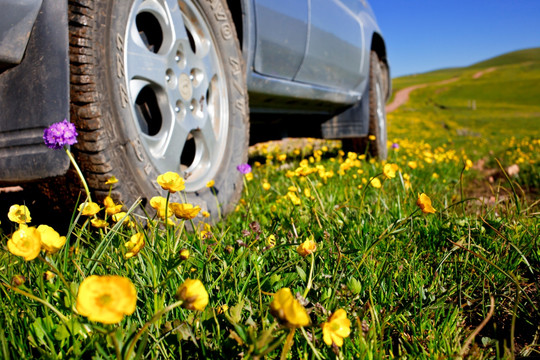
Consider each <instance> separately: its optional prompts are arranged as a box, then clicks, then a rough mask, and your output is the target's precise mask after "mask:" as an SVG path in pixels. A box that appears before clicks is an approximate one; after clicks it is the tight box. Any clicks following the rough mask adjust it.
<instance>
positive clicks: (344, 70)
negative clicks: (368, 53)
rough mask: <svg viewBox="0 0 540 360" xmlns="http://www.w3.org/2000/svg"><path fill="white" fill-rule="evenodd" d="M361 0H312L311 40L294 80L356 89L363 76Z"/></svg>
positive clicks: (363, 54) (362, 7)
mask: <svg viewBox="0 0 540 360" xmlns="http://www.w3.org/2000/svg"><path fill="white" fill-rule="evenodd" d="M363 10H364V4H363V2H362V1H360V0H310V24H309V36H308V38H309V40H308V46H307V51H306V55H305V58H304V60H303V63H302V66H301V68H300V70H299V71H298V73H297V75H296V76H295V78H294V80H296V81H299V82H306V83H311V84H319V85H323V86H328V87H333V88H339V89H342V90H354V89H356V87H357V86H358V85H359V84H360V83H361V82H362V80H364V78H365V76H366V74H365V71H362V69H365V68H363V65H364V62H365V61H366V60H367V59H365V51H364V49H363V47H364V43H365V39H364V29H363V26H362V23H361V21H360V19H361V16H360V13H361V12H362V11H363Z"/></svg>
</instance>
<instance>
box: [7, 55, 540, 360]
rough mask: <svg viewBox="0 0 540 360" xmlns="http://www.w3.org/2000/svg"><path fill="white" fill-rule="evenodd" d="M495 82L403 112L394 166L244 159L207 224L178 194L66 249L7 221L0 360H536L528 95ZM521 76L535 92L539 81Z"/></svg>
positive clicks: (534, 169) (289, 154)
mask: <svg viewBox="0 0 540 360" xmlns="http://www.w3.org/2000/svg"><path fill="white" fill-rule="evenodd" d="M539 58H540V57H539ZM527 61H528V62H530V60H527ZM492 66H494V65H492V64H487V65H486V68H488V67H492ZM496 66H497V67H498V68H497V70H494V71H491V72H489V73H486V74H485V75H484V76H482V77H480V78H478V79H472V75H473V74H474V73H476V72H477V71H480V70H479V69H481V68H482V67H480V68H478V67H477V68H474V69H473V68H466V69H461V70H460V69H453V70H452V71H453V74H452V75H451V76H452V77H454V76H458V77H459V80H457V81H455V82H453V83H451V84H446V85H443V86H439V85H434V86H427V87H425V88H423V89H419V90H417V91H415V92H413V94H412V96H411V100H410V102H409V103H408V104H406V105H404V106H403V107H401V108H399V109H398V110H397V111H395V112H393V113H391V114H389V139H390V141H389V144H388V146H389V156H388V159H387V160H386V161H385V162H379V161H376V160H374V159H370V158H369V157H367V156H366V155H365V154H357V153H347V152H345V151H343V149H341V143H340V142H339V141H322V140H317V139H302V140H295V139H288V140H286V141H283V142H275V143H262V144H258V145H256V146H254V147H252V148H251V149H250V165H251V166H249V167H248V166H247V165H246V164H242V166H241V167H239V171H241V172H242V173H244V174H245V175H244V179H245V187H244V190H243V196H242V199H241V200H240V202H239V204H238V206H237V208H236V210H235V211H234V212H233V213H231V214H229V216H228V217H227V218H225V219H220V220H219V221H217V222H212V221H210V218H208V217H207V215H208V214H206V213H205V212H204V209H197V208H196V207H191V206H189V205H183V204H175V203H172V201H169V193H170V192H173V191H177V192H180V193H181V192H182V180H181V178H179V177H178V176H175V175H174V174H164V175H163V176H162V177H161V178H160V179H158V183H160V184H161V185H162V187H163V192H162V193H161V194H156V198H155V199H154V200H153V201H152V202H151V203H152V207H153V209H152V211H148V213H147V216H145V217H142V216H141V215H139V214H140V211H136V210H137V209H138V204H117V203H115V202H114V200H112V199H108V200H106V201H105V202H100V203H88V202H87V203H83V204H82V205H81V206H80V207H78V208H76V209H74V210H73V218H72V220H71V222H70V223H71V226H70V228H69V230H68V231H67V232H66V233H65V234H58V233H56V232H55V231H54V230H52V229H49V228H44V227H42V228H41V230H40V228H39V227H38V225H39V224H34V223H32V221H31V217H32V215H33V211H34V210H33V209H32V208H31V206H28V207H23V206H22V205H23V204H14V205H19V206H17V207H13V211H12V212H11V213H10V222H11V225H10V226H11V231H6V232H5V233H4V234H2V235H0V236H1V237H2V247H1V250H0V267H1V269H2V271H1V272H0V290H1V292H2V302H1V303H0V306H1V309H0V352H1V357H2V358H4V359H10V358H17V357H20V358H30V357H38V358H51V359H55V358H65V359H67V358H95V359H135V358H156V359H168V358H175V359H197V358H200V359H204V358H208V359H221V358H223V359H225V358H231V357H237V358H244V359H261V358H268V359H278V358H279V359H288V358H290V359H333V358H339V359H353V358H354V359H387V358H414V359H441V358H471V359H503V358H515V357H520V356H540V327H539V326H538V324H540V309H539V307H540V301H539V300H540V290H539V285H540V284H539V281H540V243H539V233H540V222H539V221H538V218H539V216H540V211H539V208H540V206H539V205H540V202H539V200H538V191H539V186H540V184H539V176H538V172H539V160H540V155H539V152H538V148H539V145H540V136H538V133H535V132H534V131H535V130H534V129H537V128H538V126H537V125H538V121H539V118H540V116H539V114H540V108H539V106H538V105H537V104H536V103H535V102H534V101H531V100H530V99H532V98H533V97H534V94H537V95H538V92H539V87H538V86H537V85H536V86H534V87H533V89H534V91H536V93H535V92H534V91H533V90H531V91H529V92H524V94H525V95H523V96H521V97H520V96H518V95H519V94H516V93H515V92H514V91H512V89H515V88H521V85H516V84H515V83H514V82H511V81H510V80H508V79H512V78H513V79H516V74H521V72H523V71H525V70H523V69H524V65H523V62H518V63H516V62H515V61H506V62H502V63H501V62H498V63H497V65H496ZM527 66H530V68H526V67H527ZM525 68H526V71H527V72H526V75H523V74H522V77H521V78H519V79H522V80H523V81H524V83H527V84H528V82H527V81H528V78H529V77H532V78H533V80H534V79H537V78H535V76H536V77H538V74H539V73H540V71H539V67H538V63H528V65H525ZM426 76H427V77H426V78H424V79H421V78H420V77H421V76H415V77H414V79H413V80H411V79H409V78H403V79H396V80H395V84H396V86H395V87H396V89H399V88H400V87H402V86H404V85H403V84H410V83H411V82H414V81H418V83H428V82H431V80H432V78H431V77H432V76H433V75H432V74H428V75H426ZM504 79H507V81H504ZM438 80H440V79H437V81H438ZM474 80H478V81H476V82H475V81H474ZM537 83H538V82H537ZM494 84H499V85H500V86H499V87H500V91H496V90H495V87H496V85H494ZM509 84H510V85H509ZM511 86H513V88H511ZM523 86H525V85H523ZM531 86H532V85H531ZM471 88H472V89H471ZM505 89H508V92H509V93H508V94H507V95H508V96H509V97H506V96H504V97H500V94H501V92H503V91H506V90H505ZM531 92H532V93H533V94H532V95H530V93H531ZM512 94H514V95H515V96H514V95H512ZM511 95H512V96H514V97H511ZM473 97H474V99H475V100H476V104H477V106H476V109H475V110H473V109H472V108H471V107H470V106H469V105H468V101H469V100H473V99H472V98H473ZM536 98H538V97H536ZM536 131H537V130H536ZM239 165H240V164H239ZM109 183H110V186H111V187H114V186H115V179H114V178H112V179H109ZM208 186H209V187H212V186H213V185H212V184H211V183H209V184H208ZM82 199H83V200H84V194H83V197H82ZM94 204H95V205H94ZM3 225H5V224H3ZM51 230H52V231H51ZM61 235H62V236H61ZM63 236H65V238H64V237H63ZM36 239H38V240H36Z"/></svg>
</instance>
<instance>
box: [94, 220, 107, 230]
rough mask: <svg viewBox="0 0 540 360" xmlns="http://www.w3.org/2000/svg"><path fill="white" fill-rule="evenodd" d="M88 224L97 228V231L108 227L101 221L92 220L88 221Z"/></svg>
mask: <svg viewBox="0 0 540 360" xmlns="http://www.w3.org/2000/svg"><path fill="white" fill-rule="evenodd" d="M90 223H91V224H92V226H93V227H95V228H98V229H100V228H104V227H107V225H109V224H108V223H107V222H106V221H105V220H102V219H92V220H90Z"/></svg>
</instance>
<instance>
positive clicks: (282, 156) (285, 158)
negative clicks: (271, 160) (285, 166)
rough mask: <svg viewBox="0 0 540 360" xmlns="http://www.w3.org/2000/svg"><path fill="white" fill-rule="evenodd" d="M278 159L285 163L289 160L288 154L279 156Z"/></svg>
mask: <svg viewBox="0 0 540 360" xmlns="http://www.w3.org/2000/svg"><path fill="white" fill-rule="evenodd" d="M277 159H278V160H279V161H281V162H284V161H285V160H287V154H280V155H278V157H277Z"/></svg>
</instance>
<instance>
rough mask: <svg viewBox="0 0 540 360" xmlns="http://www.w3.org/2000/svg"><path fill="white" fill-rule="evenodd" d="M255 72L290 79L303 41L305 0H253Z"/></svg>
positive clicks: (299, 61) (305, 17)
mask: <svg viewBox="0 0 540 360" xmlns="http://www.w3.org/2000/svg"><path fill="white" fill-rule="evenodd" d="M254 3H255V17H256V22H255V23H256V38H257V40H256V44H255V57H254V67H255V72H257V73H259V74H264V75H269V76H272V77H277V78H281V79H287V80H292V79H293V77H294V76H295V75H296V73H297V72H298V70H299V68H300V66H301V64H302V60H303V58H304V53H305V50H306V44H307V33H308V0H293V1H290V0H254Z"/></svg>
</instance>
